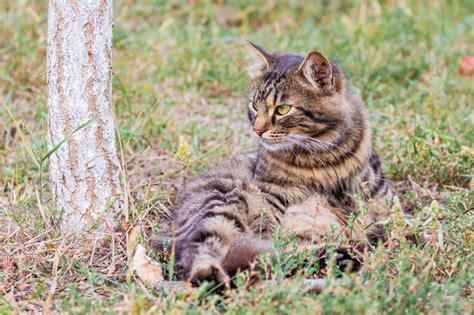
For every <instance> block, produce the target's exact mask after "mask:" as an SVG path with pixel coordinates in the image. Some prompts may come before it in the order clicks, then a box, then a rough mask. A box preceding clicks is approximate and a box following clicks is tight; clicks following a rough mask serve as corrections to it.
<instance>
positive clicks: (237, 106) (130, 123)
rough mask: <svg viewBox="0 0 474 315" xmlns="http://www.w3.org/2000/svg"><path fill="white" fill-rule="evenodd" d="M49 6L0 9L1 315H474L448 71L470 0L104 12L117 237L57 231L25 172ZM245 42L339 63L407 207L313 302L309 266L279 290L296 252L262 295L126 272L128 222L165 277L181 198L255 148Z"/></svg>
mask: <svg viewBox="0 0 474 315" xmlns="http://www.w3.org/2000/svg"><path fill="white" fill-rule="evenodd" d="M45 2H46V1H24V0H21V1H2V2H1V3H0V94H1V105H0V189H1V192H0V275H1V278H0V313H6V314H9V313H18V312H32V311H57V312H60V313H63V312H71V313H90V312H94V313H116V312H130V313H145V312H150V313H153V312H163V313H173V312H174V313H181V312H187V313H199V312H211V313H220V312H228V313H237V314H244V313H255V314H263V313H265V314H267V313H270V314H271V313H318V312H325V313H368V314H378V313H390V314H401V313H408V314H417V313H425V314H437V313H446V314H453V313H465V314H468V313H472V312H473V311H474V300H473V297H472V290H473V287H474V268H473V266H474V257H473V241H474V232H473V227H474V226H473V224H474V220H473V218H474V216H473V203H474V202H473V201H474V194H473V189H474V180H473V179H472V173H473V170H474V167H473V158H474V124H473V119H474V111H473V108H474V106H473V105H474V102H473V101H474V81H473V78H472V77H468V76H462V75H460V74H459V72H458V63H459V60H460V58H461V57H463V56H469V55H470V56H473V55H474V30H473V25H474V4H473V3H472V1H468V0H466V1H411V0H404V1H354V2H349V1H342V0H341V1H313V2H314V3H313V2H310V1H292V2H291V3H285V2H283V1H261V2H260V3H256V2H255V1H247V0H240V1H232V4H228V3H227V2H225V1H215V2H211V1H171V2H169V3H165V2H166V1H158V0H153V1H145V0H142V1H128V0H116V1H114V39H113V41H114V53H113V59H114V80H113V94H114V112H115V117H116V121H117V126H118V132H117V134H118V140H119V141H118V142H119V145H118V152H119V155H120V158H121V162H122V166H123V168H124V170H125V176H124V184H125V185H126V186H127V187H128V191H127V196H128V200H129V202H128V210H127V211H126V213H124V214H123V216H121V218H120V227H119V228H118V230H117V231H116V233H113V234H109V235H103V236H100V237H99V236H84V237H81V238H79V237H77V238H75V239H71V238H63V237H62V236H61V234H60V233H59V230H58V228H57V226H56V225H55V220H56V218H57V216H58V213H57V211H56V210H55V209H54V206H53V203H52V200H51V195H50V191H49V185H48V181H47V172H41V171H40V169H39V168H38V166H37V163H36V162H35V161H37V160H39V159H41V157H43V156H44V155H45V154H46V153H47V151H48V150H47V147H46V138H47V133H46V121H47V117H46V101H45V100H46V95H45V90H46V23H47V21H46V16H47V6H46V4H45ZM229 3H230V1H229ZM244 39H249V40H251V41H253V42H255V43H258V44H259V45H261V46H263V47H265V48H267V49H269V50H276V51H292V52H298V53H301V54H304V53H306V52H308V51H310V50H313V49H316V50H319V51H321V52H323V53H324V54H326V55H327V56H329V57H330V58H332V59H334V60H336V61H337V62H339V63H340V64H341V67H342V68H343V69H344V70H345V72H346V73H347V74H348V76H349V78H350V81H351V84H352V86H353V89H354V90H355V91H356V93H358V94H359V95H360V96H361V97H362V98H363V100H364V102H365V104H366V106H367V108H368V110H369V112H370V120H371V123H372V125H373V134H374V143H375V146H376V147H377V149H378V151H379V152H380V153H381V155H382V156H383V158H384V168H385V171H386V173H387V175H388V177H390V178H391V179H392V181H393V185H394V188H395V190H396V192H397V194H398V196H399V198H400V203H401V204H400V205H399V206H397V207H396V209H395V211H394V214H393V217H392V220H391V221H390V222H389V223H388V230H389V239H388V241H387V242H386V243H384V244H382V245H381V246H379V247H377V249H375V251H374V252H372V253H370V254H367V257H366V262H365V264H364V266H363V267H362V270H361V271H359V272H358V273H352V274H340V273H339V272H338V271H337V270H336V268H335V267H334V265H333V264H329V265H328V267H327V268H326V269H325V270H324V274H325V277H326V278H327V281H328V282H327V283H328V286H327V288H326V289H325V290H323V292H322V293H320V294H315V293H311V292H307V291H306V290H305V289H304V288H303V287H302V286H301V285H300V282H301V278H302V277H307V276H308V275H307V273H308V270H304V268H301V270H300V272H297V273H296V275H295V276H294V280H292V281H288V280H282V278H284V276H285V274H287V273H289V272H290V271H291V270H292V269H294V268H293V267H295V266H296V264H297V263H298V259H299V257H296V256H297V255H296V254H295V256H291V255H290V256H289V257H286V256H285V257H281V259H279V260H277V261H276V262H272V263H271V264H270V266H268V268H270V269H271V270H272V272H271V274H272V277H273V279H275V280H276V281H277V283H278V285H275V286H271V287H249V286H248V283H247V278H246V275H245V274H242V275H239V276H238V279H237V282H238V286H237V288H235V289H231V290H227V291H224V292H223V293H222V294H215V293H214V291H215V288H213V287H211V286H208V285H202V286H201V287H200V288H199V289H188V290H184V291H179V292H173V293H165V292H163V291H160V290H156V289H154V288H150V287H147V286H146V285H144V284H143V283H142V282H141V281H140V280H139V279H137V277H136V275H134V274H133V272H131V271H130V258H131V255H132V251H133V248H132V247H133V246H132V245H133V244H131V242H129V241H128V240H129V236H128V233H127V232H129V231H130V230H131V229H132V228H133V227H134V226H139V227H140V228H136V229H133V231H134V232H136V231H138V230H139V231H140V233H138V234H139V236H137V233H134V240H135V241H137V239H138V242H140V243H142V244H144V245H145V246H146V247H147V248H148V254H149V255H150V256H152V257H154V258H156V259H158V260H161V261H162V262H163V266H164V268H165V271H167V269H166V268H167V264H166V261H163V259H162V257H157V256H156V255H155V254H154V253H153V251H152V250H151V247H149V240H150V238H151V237H152V236H153V235H156V233H158V232H159V228H160V220H161V219H162V218H163V217H164V216H166V215H167V214H168V213H169V210H170V209H171V207H172V205H173V201H174V197H175V195H176V190H177V189H178V188H179V187H180V186H181V185H182V184H183V183H184V182H185V181H186V180H188V179H189V178H190V177H191V176H193V175H195V174H197V173H199V172H200V171H202V170H204V169H207V168H210V167H212V166H213V165H215V164H216V163H217V162H218V161H219V160H222V159H224V158H226V157H227V156H230V155H231V154H233V153H236V152H242V151H245V150H248V149H249V148H251V147H252V146H253V145H254V139H253V138H252V136H251V133H250V128H249V126H248V123H247V120H246V100H245V93H246V88H247V86H248V84H249V78H248V76H247V75H246V73H245V71H244V70H243V65H244V56H245V51H246V47H245V41H244ZM10 113H11V114H10ZM46 162H47V161H46ZM401 207H403V209H404V211H405V214H402V212H401ZM165 275H166V276H167V277H171V274H170V273H169V272H165ZM341 279H342V280H343V281H339V280H341Z"/></svg>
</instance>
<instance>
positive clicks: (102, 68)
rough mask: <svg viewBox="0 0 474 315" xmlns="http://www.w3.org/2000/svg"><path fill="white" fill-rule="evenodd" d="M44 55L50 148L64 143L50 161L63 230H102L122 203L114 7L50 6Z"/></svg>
mask: <svg viewBox="0 0 474 315" xmlns="http://www.w3.org/2000/svg"><path fill="white" fill-rule="evenodd" d="M47 55H48V114H49V117H48V129H49V130H48V131H49V137H48V147H49V149H50V150H51V149H53V148H54V147H55V146H56V145H57V144H58V143H60V142H61V141H62V140H63V139H65V140H66V141H65V142H64V143H63V144H62V145H61V146H60V148H59V149H58V150H57V151H56V152H55V153H54V154H52V155H51V157H50V161H49V162H50V164H49V169H50V178H51V182H52V190H53V196H54V199H55V202H56V205H57V207H58V211H62V213H63V214H62V221H61V227H62V229H63V231H64V232H67V233H71V232H72V233H77V232H80V231H82V230H83V229H84V228H86V227H88V226H89V225H90V224H91V223H95V222H100V223H99V228H100V229H103V228H104V227H105V228H106V227H108V226H110V224H111V223H112V221H113V218H114V217H115V215H116V214H117V213H118V211H119V208H120V203H121V200H122V199H121V188H120V183H119V163H118V158H117V153H116V148H115V124H114V119H113V114H112V0H50V1H49V7H48V47H47ZM91 120H92V122H91V123H90V124H88V125H87V127H84V128H82V129H79V130H78V131H76V132H74V131H75V130H76V129H77V128H79V127H80V126H82V125H83V124H84V123H86V122H88V121H91ZM104 223H105V224H106V225H105V226H104Z"/></svg>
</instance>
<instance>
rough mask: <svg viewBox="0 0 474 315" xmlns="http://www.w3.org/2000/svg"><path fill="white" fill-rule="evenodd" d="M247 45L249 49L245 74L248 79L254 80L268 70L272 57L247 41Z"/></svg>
mask: <svg viewBox="0 0 474 315" xmlns="http://www.w3.org/2000/svg"><path fill="white" fill-rule="evenodd" d="M247 44H248V47H249V49H248V54H247V59H248V60H247V73H248V74H249V76H250V78H252V79H255V78H257V77H259V76H261V75H262V74H263V73H265V72H266V71H268V70H270V67H271V64H272V62H273V57H272V54H271V53H269V52H267V51H265V49H263V48H262V47H260V46H257V45H255V44H253V43H251V42H249V41H247Z"/></svg>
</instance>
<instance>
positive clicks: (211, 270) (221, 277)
mask: <svg viewBox="0 0 474 315" xmlns="http://www.w3.org/2000/svg"><path fill="white" fill-rule="evenodd" d="M188 280H189V282H191V284H192V285H194V286H199V285H200V284H201V283H202V282H204V281H208V282H210V283H214V284H224V285H225V286H228V285H229V283H230V277H229V276H228V275H227V273H226V272H225V271H224V269H223V268H222V266H221V264H220V263H219V262H216V261H212V260H209V261H200V262H198V263H195V264H194V265H193V268H192V269H191V272H190V275H189V279H188Z"/></svg>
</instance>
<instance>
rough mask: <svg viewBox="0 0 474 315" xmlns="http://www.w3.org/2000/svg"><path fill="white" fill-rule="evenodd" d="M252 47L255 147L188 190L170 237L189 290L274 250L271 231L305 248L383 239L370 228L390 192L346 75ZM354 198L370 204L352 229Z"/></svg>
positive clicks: (317, 57) (318, 61)
mask: <svg viewBox="0 0 474 315" xmlns="http://www.w3.org/2000/svg"><path fill="white" fill-rule="evenodd" d="M249 47H250V51H251V54H252V58H251V60H252V61H251V62H250V65H249V68H248V72H249V75H250V76H251V78H252V80H253V83H252V86H251V88H250V91H249V93H248V119H249V121H250V123H251V125H252V126H253V131H254V133H255V135H256V136H257V137H258V146H257V148H256V150H255V151H253V152H250V153H246V154H240V155H237V156H234V157H232V158H230V159H229V160H228V161H226V162H224V163H223V164H222V165H220V166H218V167H217V168H215V169H213V170H211V171H208V172H206V173H204V174H202V175H200V176H198V177H197V178H195V179H193V180H192V181H191V182H189V183H188V184H187V186H186V187H185V188H184V189H183V190H182V191H180V192H179V194H178V196H177V201H176V206H175V208H174V211H173V215H172V222H171V224H170V227H169V229H168V231H167V234H168V236H171V237H172V239H173V241H172V243H173V248H174V249H175V252H176V266H177V274H178V276H179V277H180V278H181V279H184V280H189V281H191V282H192V283H197V282H200V281H201V280H217V281H219V282H227V281H228V279H229V276H231V273H232V272H234V271H235V270H236V269H238V268H237V267H242V266H244V265H246V264H247V263H248V262H249V261H251V259H252V258H253V257H255V256H256V255H258V254H259V253H262V252H267V251H269V250H270V249H271V247H270V246H269V245H268V240H271V237H272V233H273V231H274V228H275V227H276V226H278V225H279V226H281V230H282V231H283V232H284V233H295V234H296V236H297V237H298V239H299V241H300V243H301V245H302V246H307V245H309V244H317V243H318V242H320V241H321V239H322V238H323V236H324V235H325V234H326V233H328V232H329V231H331V230H332V231H336V232H337V233H339V234H337V233H336V235H341V233H343V234H346V235H348V234H351V237H354V236H355V237H358V238H361V237H365V239H368V240H371V241H374V240H377V239H379V238H382V237H383V228H381V225H380V224H378V223H377V222H379V221H380V220H382V219H383V218H385V217H386V215H387V213H388V211H389V208H390V206H389V205H390V202H391V199H392V193H391V190H390V187H389V183H388V181H387V180H386V178H385V177H384V175H383V174H382V171H381V163H380V158H379V156H378V155H377V153H376V152H374V150H373V148H372V144H371V129H370V125H369V121H368V119H367V114H366V112H365V110H364V108H363V106H362V104H361V100H360V99H359V98H358V97H356V96H355V95H354V94H353V93H352V92H351V91H350V89H349V87H348V83H347V80H346V77H345V75H344V74H343V73H342V71H341V70H340V68H339V67H338V66H337V65H336V64H335V63H334V62H332V61H329V60H328V59H326V57H325V56H323V55H322V54H321V53H319V52H316V51H312V52H310V53H309V54H307V55H306V57H304V58H303V57H302V56H298V55H295V54H288V53H270V52H267V51H265V50H264V49H262V48H261V47H259V46H257V45H254V44H251V43H249ZM357 196H360V198H357ZM358 200H362V202H365V204H366V205H367V207H365V208H367V209H368V213H367V215H366V216H365V217H366V221H365V222H363V223H364V224H363V226H362V225H360V226H355V227H354V226H353V224H350V225H351V228H349V219H350V217H351V214H353V213H356V212H357V211H359V210H358V208H359V207H358V206H359V205H360V202H358ZM367 226H370V227H369V228H366V227H367ZM162 240H163V239H161V240H160V241H159V242H161V241H162ZM265 240H267V242H265ZM237 260H241V261H237Z"/></svg>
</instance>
